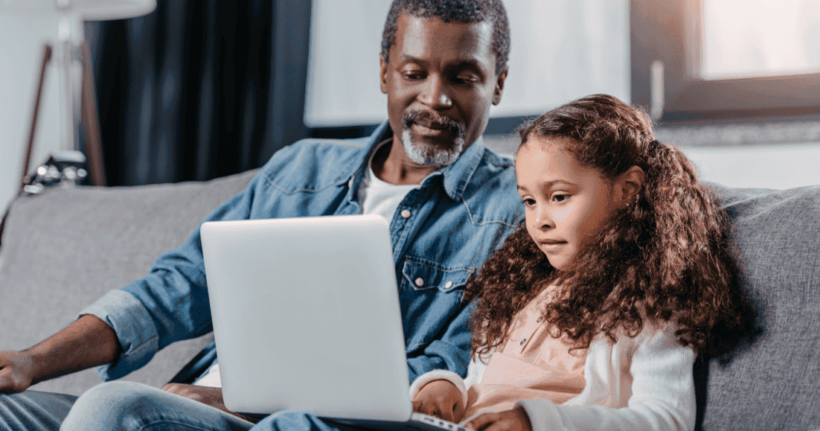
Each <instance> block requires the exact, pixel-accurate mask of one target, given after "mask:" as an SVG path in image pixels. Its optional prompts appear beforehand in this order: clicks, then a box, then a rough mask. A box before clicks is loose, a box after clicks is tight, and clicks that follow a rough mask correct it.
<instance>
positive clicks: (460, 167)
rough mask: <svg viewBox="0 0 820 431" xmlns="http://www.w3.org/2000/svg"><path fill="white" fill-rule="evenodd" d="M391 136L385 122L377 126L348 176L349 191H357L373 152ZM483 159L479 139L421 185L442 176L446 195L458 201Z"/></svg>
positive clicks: (391, 133) (482, 143) (482, 148)
mask: <svg viewBox="0 0 820 431" xmlns="http://www.w3.org/2000/svg"><path fill="white" fill-rule="evenodd" d="M392 136H393V131H392V130H391V129H390V125H389V123H388V122H387V121H385V122H384V123H382V124H381V125H379V127H377V128H376V130H375V131H374V132H373V134H372V135H370V139H369V141H368V143H367V151H366V152H365V153H364V154H363V158H362V160H361V163H360V164H359V165H358V167H357V169H356V170H355V171H353V172H352V173H351V174H350V176H349V185H350V188H351V191H354V190H357V189H358V187H359V185H360V183H361V181H362V178H363V177H364V173H365V170H366V169H368V168H369V164H370V158H371V157H372V155H373V152H374V151H375V150H376V149H377V148H378V146H379V144H380V143H382V142H384V140H385V139H390V138H391V137H392ZM483 157H484V138H482V137H479V138H478V139H477V140H476V141H475V142H474V143H473V145H470V146H469V147H467V149H466V150H464V152H462V153H461V156H459V158H458V160H456V161H455V163H453V164H451V165H449V166H446V167H444V168H442V169H439V170H437V171H435V172H433V173H432V174H430V175H428V176H427V178H425V179H424V181H423V182H422V184H424V182H427V181H431V179H432V178H434V177H437V176H439V175H441V176H443V184H444V191H445V192H446V193H447V196H450V198H451V199H453V200H460V199H461V196H462V195H463V194H464V189H465V188H466V187H467V184H469V183H470V179H471V178H472V177H473V174H474V173H475V171H476V169H478V165H479V164H480V163H481V159H482V158H483Z"/></svg>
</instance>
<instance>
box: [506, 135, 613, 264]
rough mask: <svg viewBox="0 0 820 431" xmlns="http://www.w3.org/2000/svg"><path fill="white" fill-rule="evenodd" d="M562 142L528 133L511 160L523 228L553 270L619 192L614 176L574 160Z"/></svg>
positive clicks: (589, 234)
mask: <svg viewBox="0 0 820 431" xmlns="http://www.w3.org/2000/svg"><path fill="white" fill-rule="evenodd" d="M567 142H568V141H567V140H566V139H563V138H539V137H534V136H533V137H530V139H529V140H528V141H527V143H526V144H524V145H522V146H521V148H520V149H519V150H518V155H517V157H516V160H515V173H516V176H517V177H518V193H519V194H520V195H521V199H523V201H524V206H525V207H526V209H525V214H526V222H527V232H528V233H529V234H530V237H531V238H532V239H533V241H535V243H536V244H537V245H538V248H540V249H541V251H543V252H544V254H545V255H546V256H547V259H548V260H549V262H550V264H551V265H552V266H553V267H555V269H557V270H561V269H562V268H563V267H564V266H565V265H566V264H567V263H568V262H570V261H571V260H572V258H574V257H575V255H576V254H577V253H578V249H579V248H580V247H581V245H583V244H584V243H585V242H586V241H588V240H589V239H590V238H593V237H594V235H596V234H597V233H598V232H599V231H600V230H601V228H602V227H603V225H604V223H605V222H606V220H607V218H608V217H609V215H610V214H612V212H613V211H614V210H615V209H616V208H618V207H619V206H620V205H621V201H622V196H623V193H622V191H621V190H620V188H619V187H618V186H617V185H616V184H615V183H614V182H609V181H607V180H605V179H604V178H603V177H601V176H600V175H599V174H598V173H597V172H596V171H594V170H592V169H589V168H585V167H583V166H581V165H579V164H578V162H576V161H575V158H574V157H573V156H572V155H571V154H570V153H569V152H567V151H566V150H564V149H563V147H562V144H564V143H567Z"/></svg>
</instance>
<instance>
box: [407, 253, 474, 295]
mask: <svg viewBox="0 0 820 431" xmlns="http://www.w3.org/2000/svg"><path fill="white" fill-rule="evenodd" d="M474 271H475V269H474V268H447V267H444V266H442V265H439V264H436V263H433V262H429V261H425V260H422V259H413V258H407V260H405V262H404V268H402V277H403V278H404V281H405V284H406V285H408V286H410V287H412V288H413V290H416V291H421V290H429V289H438V290H440V291H442V292H448V291H451V290H454V289H461V288H463V287H464V285H465V284H467V278H468V277H469V276H470V274H472V273H473V272H474Z"/></svg>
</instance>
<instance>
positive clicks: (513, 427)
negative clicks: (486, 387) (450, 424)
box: [464, 407, 532, 431]
mask: <svg viewBox="0 0 820 431" xmlns="http://www.w3.org/2000/svg"><path fill="white" fill-rule="evenodd" d="M464 428H468V429H472V430H475V431H532V424H531V423H530V417H529V416H528V415H527V412H526V411H524V408H523V407H517V408H514V409H512V410H506V411H503V412H501V413H484V414H481V415H478V416H477V417H475V418H474V419H472V420H470V421H469V422H467V423H465V424H464Z"/></svg>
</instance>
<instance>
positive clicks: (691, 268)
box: [464, 95, 744, 356]
mask: <svg viewBox="0 0 820 431" xmlns="http://www.w3.org/2000/svg"><path fill="white" fill-rule="evenodd" d="M519 135H520V137H521V145H522V146H523V145H525V144H527V142H529V140H530V139H531V138H542V139H543V138H556V140H558V138H564V139H561V140H560V142H562V143H561V145H563V148H564V149H565V150H566V151H568V152H569V153H570V154H572V155H573V156H574V157H575V159H576V160H577V162H578V163H579V164H580V165H582V166H585V167H588V168H592V169H594V170H596V172H598V173H599V174H600V175H601V176H602V177H603V178H604V179H606V180H613V179H615V178H616V177H617V176H618V175H620V174H622V173H623V172H625V171H626V170H627V169H629V168H630V167H632V166H639V167H640V168H641V169H643V171H644V172H645V174H646V178H645V184H644V187H643V189H642V190H641V191H640V193H639V195H638V196H637V200H636V201H635V204H632V205H629V206H626V207H624V208H621V209H620V210H617V211H616V212H615V213H614V214H612V215H611V219H610V220H609V222H608V223H607V226H606V227H605V228H604V229H603V231H602V232H601V233H600V234H599V235H598V236H597V237H596V238H595V239H594V240H591V241H589V242H588V243H587V244H585V245H583V246H582V247H581V248H580V250H579V251H578V254H577V255H576V256H575V258H574V259H573V260H572V261H571V262H570V263H569V264H568V265H567V266H566V268H564V269H563V270H562V271H560V272H559V271H557V270H555V268H553V267H552V266H551V265H550V263H549V261H548V260H547V258H546V256H545V255H544V253H543V252H542V251H541V250H539V249H538V247H537V246H536V244H535V242H534V241H533V240H532V239H531V238H530V236H529V235H528V234H527V230H526V227H525V226H521V227H519V229H518V230H517V231H516V232H514V233H513V234H512V235H511V236H510V237H509V238H508V239H507V240H506V242H505V243H504V245H503V246H502V247H501V248H500V249H499V250H498V251H497V252H496V253H495V254H494V255H493V256H491V257H490V259H488V260H487V262H486V263H485V264H484V266H483V267H482V269H481V271H479V272H478V274H477V275H475V276H472V277H471V278H470V280H469V282H468V285H467V287H466V290H465V295H464V300H465V301H470V300H473V299H476V300H477V301H476V302H477V303H476V309H475V311H474V312H473V316H472V317H473V318H472V329H473V339H472V341H473V355H474V356H477V355H482V356H483V355H487V354H489V353H490V352H492V351H493V350H495V349H496V348H498V347H499V346H500V345H501V344H502V343H503V342H504V341H505V338H506V337H507V333H508V330H509V325H510V323H511V322H512V319H513V316H515V314H516V313H517V312H518V311H520V310H521V309H523V308H524V307H525V306H526V305H527V304H528V303H529V302H530V301H531V300H532V299H533V298H535V296H536V295H537V294H538V293H539V292H540V291H541V289H543V288H544V287H546V286H547V285H548V284H549V283H553V282H555V283H557V284H558V285H560V286H561V288H560V290H559V291H558V295H557V297H556V298H555V300H554V301H552V302H550V303H549V304H547V305H546V307H545V308H544V310H543V316H544V318H545V319H546V320H547V322H548V323H549V324H550V325H552V329H553V333H554V334H555V336H560V335H561V334H564V335H566V336H567V337H568V339H569V340H570V341H571V342H572V343H573V348H587V347H589V344H590V342H591V341H592V339H593V338H594V337H595V336H596V335H598V334H600V333H603V334H604V335H605V336H606V337H608V338H609V339H610V340H611V341H612V342H614V341H615V339H616V335H615V334H616V333H617V332H618V331H619V330H623V331H624V333H625V334H627V335H628V336H635V335H637V334H638V333H639V332H640V331H641V330H642V328H643V324H644V319H647V320H648V321H650V322H658V323H660V322H674V323H675V324H677V332H676V336H677V340H678V342H679V343H680V344H681V345H684V346H691V347H692V348H693V349H694V350H695V351H696V352H698V353H723V352H725V351H727V350H728V348H729V344H730V342H729V341H724V340H728V339H729V338H731V334H732V333H734V332H735V331H738V330H742V328H743V325H744V320H743V317H742V311H741V310H740V309H739V306H738V304H742V300H741V296H740V289H739V278H738V273H737V271H736V269H735V267H734V263H733V260H732V258H731V254H730V245H729V241H728V236H729V234H730V224H729V221H728V218H727V215H726V214H725V213H724V211H722V210H721V209H720V208H719V202H718V200H717V198H716V196H715V195H714V192H713V191H712V190H711V189H709V188H707V187H706V186H704V185H702V184H700V183H698V179H697V174H696V171H695V168H694V166H693V165H692V163H691V162H690V161H689V160H688V159H687V158H686V156H684V155H683V153H682V152H681V151H680V150H678V149H676V148H675V147H672V146H669V145H665V144H663V143H660V142H658V141H657V140H655V136H654V131H653V127H652V122H651V120H650V119H649V117H648V115H646V113H645V112H643V111H641V110H639V109H636V108H633V107H631V106H629V105H627V104H625V103H623V102H621V101H620V100H618V99H616V98H614V97H612V96H607V95H593V96H589V97H585V98H583V99H579V100H576V101H574V102H571V103H568V104H566V105H563V106H561V107H558V108H556V109H553V110H551V111H549V112H547V113H546V114H544V115H542V116H541V117H539V118H538V119H536V120H534V121H532V122H529V123H527V124H524V125H523V126H522V127H521V128H520V129H519ZM566 138H568V139H566ZM534 145H539V144H538V143H535V144H534ZM519 148H520V147H519Z"/></svg>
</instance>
